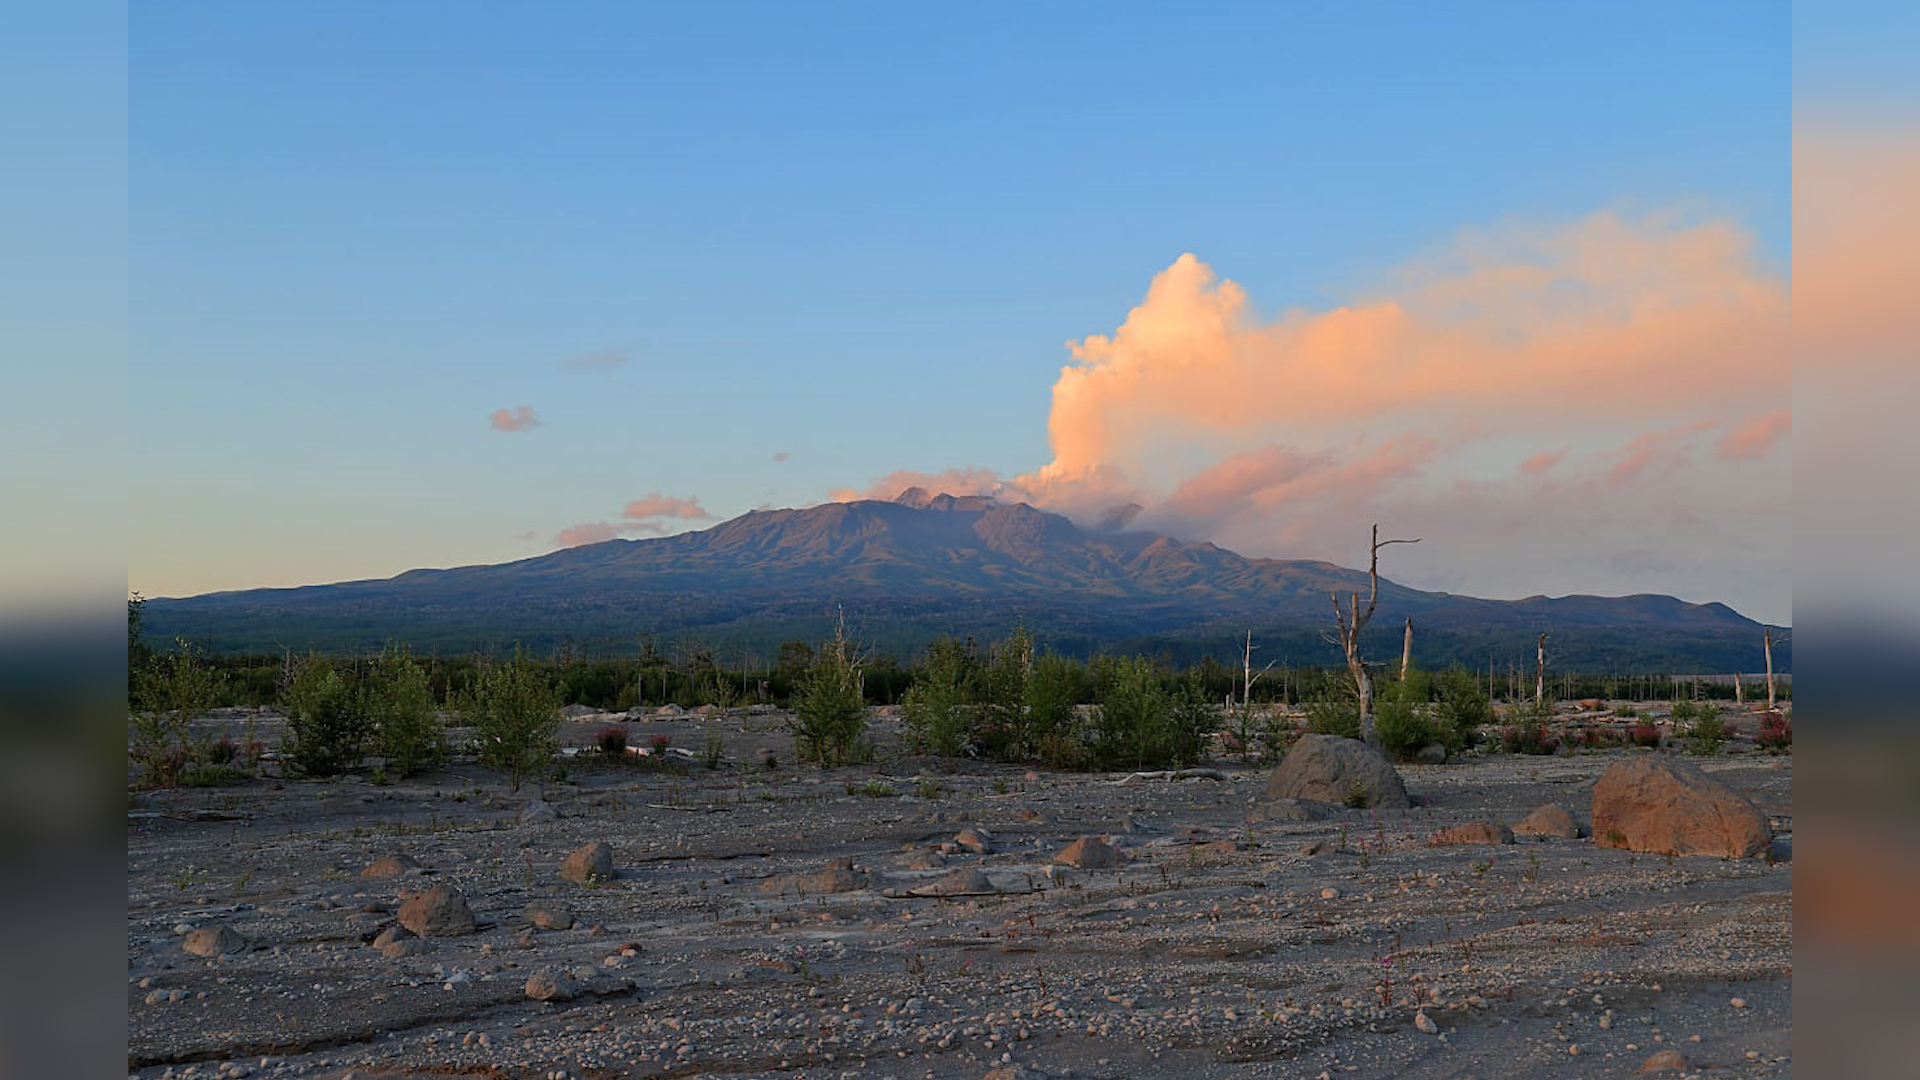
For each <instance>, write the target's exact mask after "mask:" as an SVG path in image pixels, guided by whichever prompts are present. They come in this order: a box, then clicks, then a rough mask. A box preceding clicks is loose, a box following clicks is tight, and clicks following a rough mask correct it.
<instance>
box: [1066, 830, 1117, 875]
mask: <svg viewBox="0 0 1920 1080" xmlns="http://www.w3.org/2000/svg"><path fill="white" fill-rule="evenodd" d="M1053 861H1054V862H1055V863H1057V864H1058V865H1060V866H1073V867H1078V868H1079V869H1081V870H1104V869H1106V868H1108V867H1110V866H1119V865H1120V864H1121V863H1123V862H1125V861H1126V856H1124V855H1122V854H1120V853H1119V852H1117V851H1115V850H1113V848H1111V847H1109V846H1108V845H1107V842H1106V841H1105V840H1102V839H1100V838H1099V837H1097V836H1083V837H1081V838H1080V839H1078V840H1075V841H1074V842H1073V843H1071V844H1068V845H1067V846H1066V848H1065V849H1064V850H1063V851H1061V852H1060V854H1058V855H1055V856H1054V857H1053Z"/></svg>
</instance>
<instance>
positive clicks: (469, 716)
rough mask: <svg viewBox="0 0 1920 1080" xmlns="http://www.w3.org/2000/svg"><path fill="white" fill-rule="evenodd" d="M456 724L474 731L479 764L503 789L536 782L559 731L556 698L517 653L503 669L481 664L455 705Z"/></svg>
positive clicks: (544, 677)
mask: <svg viewBox="0 0 1920 1080" xmlns="http://www.w3.org/2000/svg"><path fill="white" fill-rule="evenodd" d="M458 710H459V713H460V718H461V720H463V721H464V722H465V723H467V724H468V725H470V726H471V727H472V728H473V729H474V732H473V748H474V753H475V755H476V756H478V757H479V759H480V763H481V764H482V765H485V766H487V767H488V768H490V769H496V770H498V771H500V772H503V773H505V774H506V775H507V783H508V786H509V787H510V788H511V789H512V790H514V791H518V790H520V781H521V780H523V779H525V778H526V777H528V776H537V775H540V773H541V772H542V771H543V770H544V769H545V768H546V766H547V765H548V764H549V763H550V762H551V761H552V760H553V753H554V749H555V740H556V736H557V735H558V733H559V730H560V695H559V693H558V692H557V691H556V690H555V689H554V686H553V681H552V679H551V678H550V677H549V676H548V674H547V672H546V670H545V669H544V668H542V667H541V666H539V665H537V664H535V663H534V662H533V660H532V659H531V658H529V657H528V656H527V654H526V652H525V651H524V650H522V649H519V648H515V649H514V651H513V659H511V660H509V661H507V662H505V663H483V664H481V665H480V666H479V667H478V668H477V669H476V670H475V672H474V680H473V687H472V689H471V690H469V691H468V692H467V693H466V694H465V695H464V696H463V697H462V698H461V700H460V702H459V705H458Z"/></svg>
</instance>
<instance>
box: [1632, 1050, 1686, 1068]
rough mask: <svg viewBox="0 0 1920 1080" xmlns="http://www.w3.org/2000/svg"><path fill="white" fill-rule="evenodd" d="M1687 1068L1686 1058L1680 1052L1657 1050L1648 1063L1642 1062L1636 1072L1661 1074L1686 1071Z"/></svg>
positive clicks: (1648, 1059)
mask: <svg viewBox="0 0 1920 1080" xmlns="http://www.w3.org/2000/svg"><path fill="white" fill-rule="evenodd" d="M1686 1067H1687V1059H1686V1056H1685V1055H1683V1054H1682V1053H1680V1051H1678V1050H1657V1051H1655V1052H1654V1053H1653V1054H1652V1055H1651V1056H1649V1057H1648V1058H1647V1060H1646V1061H1643V1062H1641V1063H1640V1067H1639V1068H1638V1069H1636V1070H1634V1071H1635V1072H1643V1073H1650V1072H1660V1071H1662V1070H1666V1069H1671V1070H1674V1071H1676V1072H1679V1071H1684V1070H1685V1069H1686Z"/></svg>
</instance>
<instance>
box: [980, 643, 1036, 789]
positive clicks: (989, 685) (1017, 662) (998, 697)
mask: <svg viewBox="0 0 1920 1080" xmlns="http://www.w3.org/2000/svg"><path fill="white" fill-rule="evenodd" d="M1032 676H1033V638H1032V636H1031V635H1029V634H1028V633H1027V628H1026V627H1024V626H1019V627H1015V628H1014V631H1013V633H1012V634H1011V635H1009V636H1008V637H1007V639H1006V640H1005V641H999V642H995V643H994V646H993V649H992V651H991V653H990V655H989V657H988V660H987V664H986V666H985V667H984V668H982V669H981V671H980V673H979V678H978V682H979V687H980V689H979V702H980V706H979V716H980V719H979V738H980V748H981V749H982V750H983V751H985V752H986V754H987V756H989V757H991V758H994V759H995V760H998V761H1017V760H1020V759H1022V758H1024V757H1025V756H1026V755H1027V754H1029V753H1031V752H1032V749H1033V739H1032V737H1031V732H1030V731H1029V727H1028V722H1027V684H1028V682H1029V681H1030V680H1031V678H1032Z"/></svg>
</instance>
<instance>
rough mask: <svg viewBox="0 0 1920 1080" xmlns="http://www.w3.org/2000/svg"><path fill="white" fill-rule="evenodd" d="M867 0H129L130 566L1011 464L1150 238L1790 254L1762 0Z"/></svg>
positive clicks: (261, 560)
mask: <svg viewBox="0 0 1920 1080" xmlns="http://www.w3.org/2000/svg"><path fill="white" fill-rule="evenodd" d="M901 7H903V6H901V5H882V4H858V5H856V4H839V5H835V4H827V5H804V6H803V5H785V4H771V3H769V4H724V5H721V4H716V5H662V4H654V5H641V4H612V3H607V4H589V3H564V4H557V5H540V6H534V5H498V6H475V5H471V4H458V5H456V4H451V3H408V4H399V5H395V4H373V3H358V2H334V3H328V4H309V5H290V4H276V5H261V4H248V3H226V4H210V3H168V4H150V5H136V6H134V7H133V8H132V10H131V18H130V23H129V37H128V40H129V53H130V67H129V72H130V75H129V93H130V102H131V105H130V139H129V144H128V159H129V183H130V203H129V205H130V215H131V221H132V225H131V233H130V235H131V244H130V270H129V286H128V287H129V293H130V303H131V308H130V310H131V322H130V328H131V338H132V342H133V344H132V347H131V351H130V360H129V378H128V383H127V387H128V400H129V403H130V409H131V411H132V414H133V427H132V430H133V432H134V436H135V439H134V442H135V446H136V452H135V453H134V455H133V460H132V463H131V468H130V471H129V477H128V479H129V486H130V489H131V493H130V503H131V521H132V525H131V529H130V537H129V556H128V565H129V584H130V587H133V588H136V589H141V590H142V591H144V592H146V593H148V594H150V595H178V594H183V593H191V592H199V591H204V590H209V589H216V588H239V587H249V586H255V585H269V584H273V585H280V584H295V583H304V582H314V581H325V580H338V579H342V578H353V577H368V576H385V575H387V574H391V573H395V572H398V571H401V570H404V569H407V568H410V567H414V566H422V565H451V564H459V563H468V562H493V561H502V560H506V559H510V558H518V557H524V556H527V555H532V554H537V553H539V552H541V551H544V550H549V549H551V547H552V546H553V538H554V537H555V536H556V534H557V533H559V531H560V530H562V529H564V528H566V527H568V526H570V525H574V524H578V523H582V522H590V521H617V520H619V516H620V512H621V508H622V507H623V505H624V504H625V503H627V502H628V501H630V500H636V499H640V498H642V497H643V496H646V495H649V494H651V493H656V492H657V493H661V494H665V495H674V496H682V497H690V498H697V499H698V500H699V502H700V504H701V505H702V506H703V507H704V508H705V509H706V510H708V511H709V512H711V513H712V514H714V515H716V516H718V517H728V516H732V515H733V514H736V513H740V512H743V511H745V510H748V509H751V508H753V507H755V506H758V505H768V504H770V505H776V506H785V505H803V504H809V503H813V502H818V501H820V500H822V499H825V498H827V497H828V496H829V493H830V492H831V491H833V490H835V489H837V488H847V487H853V488H860V487H864V486H865V485H867V484H868V483H869V482H871V481H872V480H874V479H875V478H877V477H880V476H883V475H885V474H888V473H890V472H892V471H894V470H898V469H912V470H923V471H928V472H938V471H940V470H944V469H948V468H953V467H959V466H975V467H978V468H981V469H984V470H988V471H991V472H993V473H995V474H999V475H1005V476H1013V475H1017V474H1021V473H1025V472H1028V471H1031V470H1034V469H1036V468H1039V467H1040V466H1043V465H1045V464H1046V463H1047V462H1048V461H1049V459H1050V458H1051V457H1052V456H1053V454H1052V452H1051V451H1050V448H1049V444H1048V438H1047V433H1048V427H1047V425H1048V416H1049V408H1050V396H1049V395H1050V390H1051V388H1052V387H1053V385H1054V383H1055V381H1056V379H1057V378H1058V377H1059V375H1060V370H1061V367H1062V365H1063V364H1065V363H1067V362H1068V361H1069V359H1070V358H1069V356H1068V353H1067V350H1066V349H1065V348H1064V347H1063V343H1064V342H1067V341H1069V340H1079V339H1083V338H1085V337H1087V336H1088V335H1090V334H1111V333H1113V332H1114V329H1115V328H1116V327H1118V326H1119V325H1120V324H1121V323H1122V321H1123V320H1124V319H1125V318H1126V315H1127V312H1128V309H1129V308H1131V307H1132V306H1134V305H1135V304H1137V303H1139V302H1140V300H1141V298H1142V296H1143V295H1144V294H1145V292H1146V289H1147V285H1148V283H1149V281H1150V280H1152V279H1153V276H1154V275H1155V274H1157V273H1159V272H1160V271H1161V270H1162V269H1164V268H1166V267H1168V266H1169V265H1170V264H1171V263H1172V262H1173V261H1174V260H1175V258H1176V257H1177V256H1179V255H1180V254H1182V253H1183V252H1194V253H1196V254H1197V255H1198V256H1199V257H1200V258H1202V259H1204V260H1205V261H1206V263H1207V264H1208V265H1210V266H1212V267H1213V268H1215V269H1216V270H1217V271H1218V272H1219V273H1220V274H1221V275H1223V276H1225V277H1229V278H1231V279H1232V280H1233V281H1235V282H1238V283H1239V284H1240V285H1241V286H1243V287H1244V288H1245V290H1246V292H1247V294H1248V295H1249V297H1250V298H1251V303H1252V305H1253V306H1254V307H1255V308H1256V309H1257V310H1258V311H1259V312H1260V313H1262V314H1263V315H1264V316H1267V317H1274V316H1279V315H1280V314H1281V313H1283V312H1285V311H1288V310H1293V309H1305V310H1322V309H1326V308H1328V307H1331V306H1333V305H1336V304H1339V303H1344V302H1346V301H1348V300H1349V299H1350V298H1352V297H1353V296H1355V295H1356V294H1365V293H1367V292H1368V291H1369V290H1372V289H1375V288H1376V287H1377V285H1378V283H1379V282H1380V281H1382V280H1383V278H1385V277H1387V276H1390V275H1391V274H1393V273H1394V272H1395V270H1396V268H1399V267H1402V266H1404V265H1405V264H1407V263H1408V262H1409V260H1415V259H1418V258H1420V257H1421V256H1423V255H1424V254H1427V253H1431V252H1435V251H1438V250H1443V249H1445V248H1446V246H1447V245H1448V244H1449V243H1451V242H1452V240H1453V238H1454V237H1456V236H1457V235H1458V233H1459V232H1460V230H1462V229H1469V228H1484V227H1493V226H1499V225H1501V224H1502V223H1510V222H1564V221H1572V220H1577V219H1581V218H1584V217H1586V216H1587V215H1590V214H1592V213H1594V212H1596V211H1599V210H1608V209H1610V210H1615V211H1620V212H1624V213H1628V214H1634V213H1655V212H1667V211H1676V212H1680V213H1683V214H1688V215H1695V216H1711V217H1714V218H1725V219H1729V220H1732V221H1734V222H1737V223H1738V224H1739V225H1740V226H1741V227H1742V228H1744V229H1745V230H1747V231H1748V232H1750V234H1751V236H1752V238H1753V240H1754V242H1755V244H1756V245H1757V253H1758V257H1759V258H1760V259H1762V260H1764V261H1770V262H1771V263H1773V264H1775V265H1777V266H1780V267H1784V265H1785V263H1786V260H1787V257H1788V253H1789V247H1788V245H1789V214H1790V209H1791V208H1790V200H1789V193H1790V173H1789V169H1790V160H1789V149H1790V138H1791V135H1790V125H1791V114H1790V103H1789V97H1788V95H1789V92H1790V89H1791V88H1790V84H1789V78H1788V76H1789V62H1790V42H1789V38H1788V30H1789V25H1788V24H1789V19H1788V14H1787V7H1786V5H1785V4H1778V3H1774V4H1769V3H1751V2H1741V3H1725V4H1708V3H1699V4H1683V5H1675V4H1668V3H1640V4H1609V5H1583V6H1576V5H1559V4H1551V5H1543V4H1532V3H1479V4H1466V5H1446V6H1444V7H1443V6H1439V5H1428V4H1414V3H1407V4H1373V5H1339V6H1335V5H1272V4H1245V5H1205V6H1202V7H1200V8H1199V9H1198V10H1187V9H1186V8H1185V7H1184V6H1183V7H1181V8H1178V9H1176V8H1175V7H1174V6H1172V5H1146V4H1111V3H1109V4H1049V5H1014V4H989V5H971V6H967V7H965V8H951V9H941V10H933V9H928V10H921V11H908V10H899V9H900V8H901ZM1576 8H1578V9H1576ZM610 357H618V358H620V362H617V363H593V362H591V361H592V360H593V359H595V358H600V359H605V358H610ZM518 406H527V407H531V408H532V409H533V410H535V412H536V413H537V414H538V416H539V418H540V419H541V421H542V422H541V423H540V424H539V425H538V426H535V427H532V428H531V429H529V430H525V431H521V432H514V433H506V432H501V431H497V430H494V429H493V428H491V427H490V426H489V424H488V416H489V414H490V413H492V412H493V411H494V410H496V409H500V408H511V407H518ZM776 454H784V455H786V458H785V460H782V461H776V460H775V455H776ZM658 524H660V525H661V526H663V527H669V528H683V527H688V526H698V525H700V524H703V522H701V521H698V520H687V519H674V520H666V521H661V522H659V523H658ZM1361 528H1362V525H1360V524H1356V525H1355V526H1354V529H1353V531H1354V532H1355V534H1356V535H1359V534H1360V530H1361ZM1779 528H1780V529H1781V531H1782V533H1784V530H1785V525H1784V521H1782V522H1781V523H1780V525H1779ZM1260 553H1261V554H1289V553H1290V552H1286V551H1280V550H1269V551H1262V552H1260ZM1301 554H1311V555H1314V556H1316V557H1318V556H1321V555H1322V554H1323V553H1321V552H1319V551H1312V552H1301ZM1461 554H1462V559H1461V560H1460V561H1459V563H1458V565H1457V566H1455V567H1454V568H1452V569H1451V570H1449V571H1447V574H1446V577H1447V580H1448V581H1449V582H1450V583H1452V584H1455V585H1457V586H1458V587H1460V588H1462V589H1464V590H1465V591H1475V589H1476V587H1479V588H1480V591H1487V592H1499V591H1501V590H1503V589H1504V590H1506V591H1513V590H1514V589H1517V588H1518V586H1517V585H1509V584H1508V583H1507V582H1505V581H1495V580H1493V579H1491V578H1488V579H1484V584H1483V583H1482V579H1479V578H1476V572H1475V570H1474V569H1473V567H1472V565H1471V560H1470V559H1467V558H1465V557H1464V556H1465V553H1464V552H1463V553H1461ZM1604 555H1605V553H1604V552H1600V553H1596V554H1595V558H1596V559H1599V558H1602V557H1604ZM1435 558H1438V556H1435ZM1756 558H1760V556H1756ZM1348 561H1351V560H1348ZM1432 573H1433V575H1435V580H1438V577H1439V576H1440V574H1441V571H1440V568H1439V567H1438V566H1437V565H1436V566H1435V567H1434V568H1433V569H1432ZM1755 573H1756V576H1758V575H1759V574H1760V573H1761V571H1759V570H1756V571H1755ZM1565 584H1566V586H1567V587H1559V585H1560V583H1558V582H1555V581H1542V582H1540V584H1539V587H1538V588H1537V589H1531V590H1521V591H1541V592H1553V593H1558V592H1567V591H1579V590H1580V589H1581V588H1584V587H1586V585H1587V584H1589V583H1588V582H1586V581H1585V580H1584V579H1583V580H1579V581H1568V582H1566V583H1565ZM1591 584H1592V585H1593V586H1594V587H1595V588H1606V589H1608V591H1621V590H1617V589H1610V588H1608V587H1609V586H1611V585H1613V584H1615V582H1614V581H1613V579H1608V578H1604V577H1596V578H1594V579H1593V581H1592V582H1591ZM1662 591H1670V590H1665V589H1663V590H1662ZM1694 598H1698V599H1710V598H1719V597H1709V596H1697V597H1694ZM1733 599H1735V600H1736V602H1744V603H1745V605H1746V606H1748V607H1754V606H1760V607H1766V606H1768V605H1769V604H1771V605H1772V606H1773V610H1768V611H1764V612H1759V613H1761V614H1768V615H1773V616H1775V617H1780V616H1783V615H1784V586H1783V587H1782V589H1781V593H1780V596H1779V597H1776V598H1774V599H1771V600H1768V599H1762V598H1761V596H1760V594H1759V593H1758V592H1756V593H1755V594H1754V595H1753V596H1751V597H1739V598H1733ZM1776 601H1777V602H1776Z"/></svg>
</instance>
